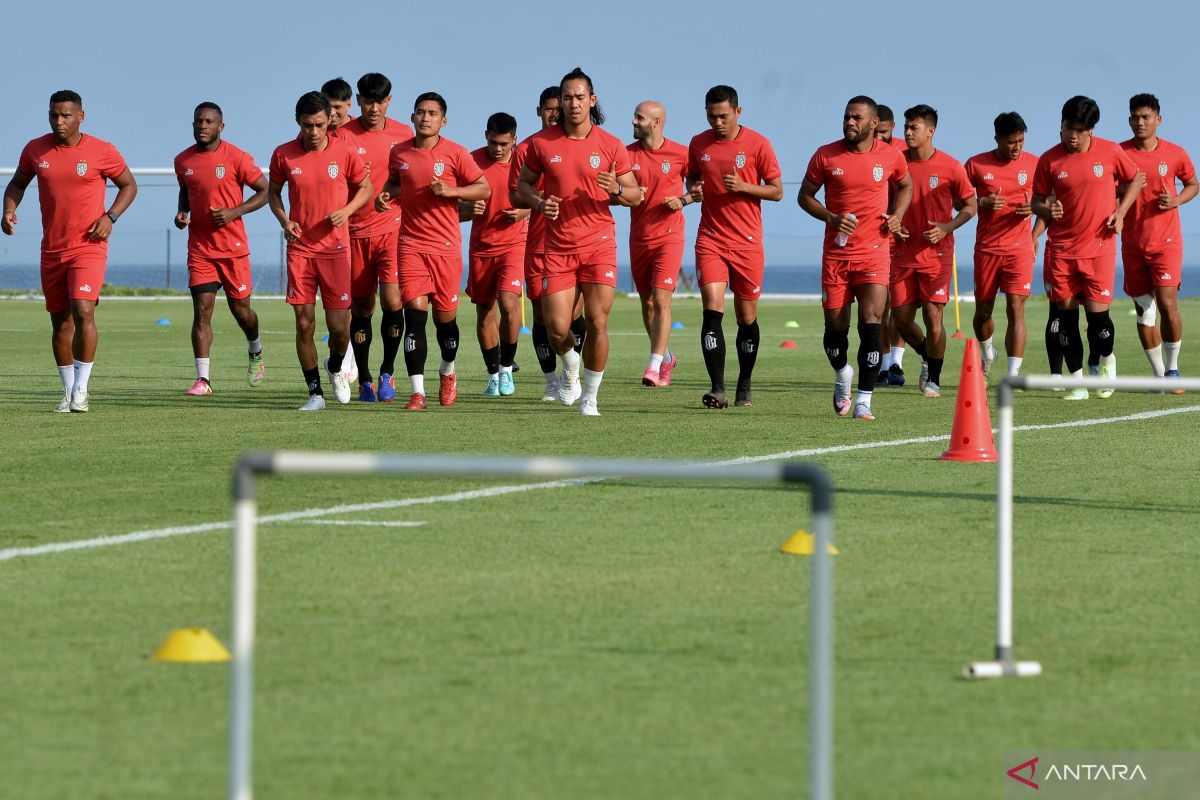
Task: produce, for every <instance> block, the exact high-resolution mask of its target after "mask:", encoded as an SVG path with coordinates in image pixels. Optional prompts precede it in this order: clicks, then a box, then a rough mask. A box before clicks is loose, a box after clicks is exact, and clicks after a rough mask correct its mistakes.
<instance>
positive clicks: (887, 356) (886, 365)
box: [879, 350, 892, 372]
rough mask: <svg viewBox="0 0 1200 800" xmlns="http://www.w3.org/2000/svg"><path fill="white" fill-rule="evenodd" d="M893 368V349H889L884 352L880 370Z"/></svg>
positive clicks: (884, 370)
mask: <svg viewBox="0 0 1200 800" xmlns="http://www.w3.org/2000/svg"><path fill="white" fill-rule="evenodd" d="M891 368H892V351H891V350H888V351H887V352H886V353H884V354H883V358H881V359H879V371H880V372H887V371H888V370H889V369H891Z"/></svg>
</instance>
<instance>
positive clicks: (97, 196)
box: [0, 89, 137, 413]
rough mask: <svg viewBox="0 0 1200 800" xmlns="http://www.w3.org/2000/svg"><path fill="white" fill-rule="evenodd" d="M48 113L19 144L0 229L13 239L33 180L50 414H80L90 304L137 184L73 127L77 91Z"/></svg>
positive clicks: (92, 326)
mask: <svg viewBox="0 0 1200 800" xmlns="http://www.w3.org/2000/svg"><path fill="white" fill-rule="evenodd" d="M49 116H50V133H48V134H46V135H45V136H40V137H38V138H37V139H33V140H32V141H30V142H29V143H28V144H26V145H25V147H24V149H23V150H21V157H20V160H19V161H18V162H17V170H16V172H15V173H14V174H13V176H12V179H11V180H10V181H9V182H8V186H7V187H6V188H5V189H4V216H3V219H2V220H0V230H3V231H4V233H5V234H7V235H8V236H12V235H13V233H14V232H15V230H16V226H17V206H19V205H20V204H21V200H22V198H24V197H25V189H26V187H28V186H29V184H30V182H32V181H33V180H34V179H35V178H36V179H37V188H38V202H39V204H40V205H41V211H42V258H41V277H42V294H43V295H44V296H45V298H46V311H48V312H49V313H50V326H51V328H52V330H53V334H52V336H51V340H50V341H51V345H52V347H53V349H54V360H55V363H56V364H57V365H58V376H59V378H60V379H61V380H62V385H63V397H62V400H60V401H59V403H58V407H57V408H56V409H55V411H59V412H63V413H67V412H72V411H74V412H76V413H84V412H86V411H87V410H88V407H89V399H88V380H89V379H90V377H91V374H92V365H93V363H95V359H96V344H97V341H98V338H99V335H98V333H97V332H96V304H97V303H98V302H99V301H100V287H101V286H102V285H103V284H104V272H105V270H106V268H107V266H108V239H109V236H110V235H111V234H112V229H113V225H114V224H116V221H117V219H118V218H119V217H120V216H121V214H123V213H124V212H125V209H127V208H129V205H130V203H132V202H133V198H135V197H136V196H137V182H136V181H135V180H134V179H133V174H132V173H130V171H129V168H128V167H126V166H125V160H124V159H123V158H121V154H120V153H119V152H117V148H115V147H113V146H112V145H111V144H109V143H108V142H106V141H103V140H101V139H97V138H96V137H94V136H89V135H88V134H85V133H83V132H81V131H80V130H79V127H80V125H82V123H83V120H84V111H83V100H82V99H81V98H80V97H79V95H78V94H77V93H76V92H73V91H71V90H70V89H64V90H62V91H58V92H55V93H54V94H52V95H50V115H49ZM110 180H111V181H112V182H113V183H114V184H115V185H116V187H117V196H116V197H115V198H114V199H113V202H112V205H111V206H109V207H108V210H105V208H104V187H105V184H106V182H107V181H110Z"/></svg>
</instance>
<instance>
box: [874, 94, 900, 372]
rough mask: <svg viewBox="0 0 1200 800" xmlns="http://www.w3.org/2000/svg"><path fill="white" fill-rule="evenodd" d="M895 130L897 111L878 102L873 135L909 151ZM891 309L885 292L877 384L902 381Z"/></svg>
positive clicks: (891, 242)
mask: <svg viewBox="0 0 1200 800" xmlns="http://www.w3.org/2000/svg"><path fill="white" fill-rule="evenodd" d="M895 131H896V115H895V114H894V113H893V112H892V109H891V107H890V106H885V105H883V104H882V103H880V104H879V124H878V125H877V126H875V138H876V139H879V140H880V141H881V142H883V143H885V144H890V145H891V146H892V147H894V148H896V149H897V150H898V151H900V153H901V154H903V153H906V152H908V147H907V146H906V145H905V144H904V137H903V136H899V137H897V136H895ZM894 194H895V193H894V192H893V195H894ZM892 199H893V200H894V199H895V198H894V197H893V198H892ZM890 207H891V206H890V204H889V208H890ZM888 246H889V247H890V248H891V249H892V253H893V254H894V253H895V251H896V239H895V237H888ZM891 310H892V307H891V304H890V303H889V302H888V300H887V297H886V296H885V297H884V301H883V314H882V315H881V316H880V319H879V325H880V330H881V331H882V335H883V342H884V344H886V345H888V347H887V348H886V349H885V350H884V353H883V357H882V358H881V359H880V360H879V377H878V378H876V380H875V386H876V387H881V386H903V385H904V337H902V336H901V335H900V334H899V333H897V332H896V328H895V326H893V325H892V314H891Z"/></svg>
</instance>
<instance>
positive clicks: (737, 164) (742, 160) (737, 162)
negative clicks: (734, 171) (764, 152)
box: [733, 153, 746, 169]
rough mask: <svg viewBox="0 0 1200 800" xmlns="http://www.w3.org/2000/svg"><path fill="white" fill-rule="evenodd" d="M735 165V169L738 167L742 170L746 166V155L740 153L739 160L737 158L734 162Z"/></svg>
mask: <svg viewBox="0 0 1200 800" xmlns="http://www.w3.org/2000/svg"><path fill="white" fill-rule="evenodd" d="M733 165H734V166H735V167H737V168H738V169H741V168H742V167H744V166H746V154H745V153H738V154H737V158H735V159H734V160H733Z"/></svg>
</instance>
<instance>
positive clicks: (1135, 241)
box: [1121, 139, 1196, 253]
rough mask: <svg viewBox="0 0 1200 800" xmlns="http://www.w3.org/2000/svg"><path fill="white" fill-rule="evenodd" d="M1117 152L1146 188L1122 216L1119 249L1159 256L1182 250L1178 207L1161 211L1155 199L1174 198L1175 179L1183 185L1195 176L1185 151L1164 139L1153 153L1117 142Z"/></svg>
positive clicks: (1175, 194) (1175, 190)
mask: <svg viewBox="0 0 1200 800" xmlns="http://www.w3.org/2000/svg"><path fill="white" fill-rule="evenodd" d="M1121 149H1122V150H1124V151H1125V153H1126V155H1128V156H1129V158H1130V159H1132V160H1133V163H1134V164H1135V165H1137V168H1138V169H1139V170H1141V171H1142V172H1143V173H1145V175H1146V185H1145V186H1143V187H1142V191H1141V192H1139V193H1138V197H1137V201H1136V202H1134V204H1133V207H1132V208H1130V209H1129V213H1128V214H1126V215H1125V227H1124V228H1123V229H1122V232H1121V247H1122V248H1124V249H1126V250H1136V251H1138V252H1141V253H1159V252H1164V251H1167V250H1178V249H1180V248H1182V247H1183V231H1182V230H1181V229H1180V226H1179V207H1178V206H1176V207H1175V208H1172V209H1171V210H1170V211H1163V210H1161V209H1160V208H1159V207H1158V198H1159V195H1161V194H1162V193H1163V192H1166V193H1167V194H1169V195H1170V196H1171V197H1176V196H1177V195H1178V194H1179V190H1178V189H1177V188H1176V185H1175V179H1176V178H1178V179H1179V180H1180V181H1182V182H1184V183H1187V182H1188V181H1190V180H1191V179H1192V178H1193V177H1195V175H1196V169H1195V167H1193V166H1192V160H1191V159H1190V158H1188V154H1187V151H1186V150H1184V149H1183V148H1182V147H1180V146H1179V145H1177V144H1173V143H1172V142H1168V141H1167V140H1165V139H1159V140H1158V146H1157V147H1156V148H1154V149H1153V150H1138V149H1137V141H1136V140H1134V139H1130V140H1128V141H1125V142H1121Z"/></svg>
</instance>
